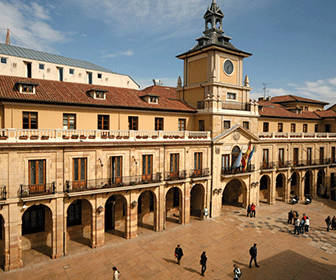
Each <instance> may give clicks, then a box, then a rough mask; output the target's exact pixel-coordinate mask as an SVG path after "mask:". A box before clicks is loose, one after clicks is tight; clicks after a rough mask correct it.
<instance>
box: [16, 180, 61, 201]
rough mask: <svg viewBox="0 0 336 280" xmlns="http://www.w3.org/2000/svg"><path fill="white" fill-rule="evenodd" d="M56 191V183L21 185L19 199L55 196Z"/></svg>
mask: <svg viewBox="0 0 336 280" xmlns="http://www.w3.org/2000/svg"><path fill="white" fill-rule="evenodd" d="M55 191H56V184H55V182H52V183H49V184H36V185H20V190H19V197H21V198H22V197H32V196H40V195H47V194H54V193H55Z"/></svg>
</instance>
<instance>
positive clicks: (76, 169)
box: [72, 158, 87, 190]
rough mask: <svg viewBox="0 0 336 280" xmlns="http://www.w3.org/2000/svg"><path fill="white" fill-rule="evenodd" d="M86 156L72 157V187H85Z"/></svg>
mask: <svg viewBox="0 0 336 280" xmlns="http://www.w3.org/2000/svg"><path fill="white" fill-rule="evenodd" d="M86 165H87V158H74V159H73V166H72V167H73V168H72V170H73V171H72V177H73V178H72V179H73V184H72V188H73V189H75V190H76V189H82V188H86V180H87V166H86Z"/></svg>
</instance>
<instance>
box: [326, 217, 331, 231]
mask: <svg viewBox="0 0 336 280" xmlns="http://www.w3.org/2000/svg"><path fill="white" fill-rule="evenodd" d="M325 222H326V225H327V231H329V227H330V225H331V218H330V216H328V217H327V218H326V219H325Z"/></svg>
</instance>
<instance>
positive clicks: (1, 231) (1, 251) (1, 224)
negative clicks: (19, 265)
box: [0, 215, 5, 269]
mask: <svg viewBox="0 0 336 280" xmlns="http://www.w3.org/2000/svg"><path fill="white" fill-rule="evenodd" d="M0 267H1V268H2V269H4V268H5V221H4V219H3V217H2V215H0Z"/></svg>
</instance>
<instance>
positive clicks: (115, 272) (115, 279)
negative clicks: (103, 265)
mask: <svg viewBox="0 0 336 280" xmlns="http://www.w3.org/2000/svg"><path fill="white" fill-rule="evenodd" d="M112 270H113V280H119V276H120V272H119V270H118V269H117V268H116V267H115V266H114V267H113V268H112Z"/></svg>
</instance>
